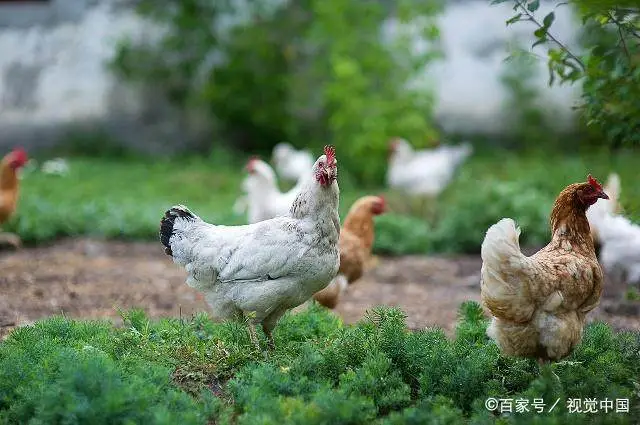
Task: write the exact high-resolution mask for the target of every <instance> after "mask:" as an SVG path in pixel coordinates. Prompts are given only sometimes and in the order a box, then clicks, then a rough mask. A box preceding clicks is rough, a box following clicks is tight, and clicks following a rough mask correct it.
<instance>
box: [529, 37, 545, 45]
mask: <svg viewBox="0 0 640 425" xmlns="http://www.w3.org/2000/svg"><path fill="white" fill-rule="evenodd" d="M546 42H547V38H546V37H541V38H539V39H538V40H537V41H536V42H535V43H533V44H532V45H531V47H536V46H537V45H539V44H544V43H546Z"/></svg>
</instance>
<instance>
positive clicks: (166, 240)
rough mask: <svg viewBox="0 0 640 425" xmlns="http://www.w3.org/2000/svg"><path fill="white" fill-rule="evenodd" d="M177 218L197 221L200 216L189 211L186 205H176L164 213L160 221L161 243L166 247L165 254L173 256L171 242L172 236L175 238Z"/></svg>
mask: <svg viewBox="0 0 640 425" xmlns="http://www.w3.org/2000/svg"><path fill="white" fill-rule="evenodd" d="M176 218H184V219H187V220H197V219H198V216H197V215H195V214H193V213H192V212H191V211H189V209H188V208H187V207H185V206H184V205H174V206H173V207H171V208H170V209H168V210H167V212H165V213H164V217H162V220H160V242H162V245H164V247H165V248H164V252H165V254H167V255H173V252H172V251H171V244H170V240H171V236H173V226H174V225H175V223H176Z"/></svg>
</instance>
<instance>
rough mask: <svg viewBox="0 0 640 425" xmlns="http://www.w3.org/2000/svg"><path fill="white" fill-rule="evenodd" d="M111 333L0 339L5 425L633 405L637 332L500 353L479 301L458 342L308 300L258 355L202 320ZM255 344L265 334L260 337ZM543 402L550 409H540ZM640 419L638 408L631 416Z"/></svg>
mask: <svg viewBox="0 0 640 425" xmlns="http://www.w3.org/2000/svg"><path fill="white" fill-rule="evenodd" d="M123 317H124V319H125V324H126V326H125V327H124V328H120V329H116V328H113V327H111V325H108V324H106V323H102V322H84V321H73V320H68V319H65V318H63V317H55V318H50V319H46V320H43V321H40V322H37V323H36V324H34V325H33V326H27V327H22V328H19V329H17V330H15V331H14V332H12V333H11V334H10V335H9V337H8V338H7V339H6V340H5V341H4V342H2V343H0V378H1V379H0V421H1V422H3V423H49V424H57V423H87V422H91V423H114V422H116V423H127V421H130V422H135V423H140V422H145V423H176V422H177V421H182V422H183V423H202V424H204V423H207V421H215V422H216V423H237V424H258V423H260V424H264V423H300V424H329V423H331V424H342V423H344V424H369V423H379V424H400V423H410V424H411V423H415V424H417V423H433V424H436V423H438V424H458V423H465V422H466V423H474V424H480V423H502V424H529V423H541V422H540V421H543V422H544V423H558V424H560V423H562V424H586V423H616V424H631V423H633V421H634V417H637V413H639V412H638V394H637V388H636V386H637V385H638V383H637V382H636V381H637V377H638V376H640V375H639V373H640V361H639V360H640V358H639V356H640V351H639V350H640V334H638V333H637V332H636V333H619V334H615V333H613V332H612V331H611V329H610V328H609V327H608V326H607V325H605V324H603V323H596V324H592V325H589V326H588V327H587V328H586V331H585V336H584V340H583V342H582V343H581V344H580V345H579V346H578V347H577V348H576V351H575V353H574V354H573V355H572V356H571V357H570V358H569V359H568V360H569V361H568V362H564V363H557V364H554V365H553V366H552V368H553V371H554V372H555V374H557V378H556V377H555V376H554V375H553V374H551V373H550V372H551V371H550V370H549V369H548V368H543V369H542V370H540V368H539V367H538V366H537V364H536V363H535V361H532V360H524V359H514V358H506V357H502V356H501V355H500V354H499V352H498V349H497V347H496V346H495V345H494V344H493V343H492V342H490V341H489V340H488V338H487V337H486V336H485V330H486V325H487V323H486V321H485V319H484V316H483V314H482V309H481V308H480V306H479V305H478V304H476V303H474V302H467V303H464V304H463V305H462V306H461V309H460V322H459V324H458V327H457V330H456V337H455V339H453V340H449V339H447V338H446V337H445V335H444V334H443V332H442V330H440V329H425V330H421V331H417V332H410V331H408V330H407V329H406V327H405V322H404V314H403V313H402V311H400V310H399V309H396V308H382V307H381V308H376V309H374V310H373V311H371V312H370V313H369V316H368V318H367V319H365V320H363V321H362V322H360V323H358V324H357V325H354V326H344V325H343V324H342V323H341V321H340V320H338V319H337V318H336V317H335V316H334V315H333V313H331V312H329V311H327V310H325V309H323V308H322V307H319V306H317V305H315V304H314V305H313V306H312V307H311V308H310V309H308V310H306V311H303V312H301V313H299V314H296V315H292V314H288V315H286V316H285V317H284V318H283V320H282V321H281V322H280V324H279V325H278V327H277V328H276V330H275V335H274V336H275V341H276V347H277V348H276V350H275V351H274V352H272V353H271V354H269V355H268V356H267V358H266V359H265V358H264V357H263V354H262V353H260V352H257V351H256V350H255V348H254V347H253V345H252V344H251V342H250V340H249V337H248V333H247V330H246V328H245V327H244V326H243V325H240V324H234V323H222V324H214V323H212V322H210V321H209V320H208V319H207V318H206V316H205V315H202V314H201V315H197V316H195V317H193V318H191V319H190V320H186V321H185V320H182V319H164V320H161V321H159V322H150V321H148V319H147V318H146V317H145V316H144V313H142V312H140V311H132V312H129V313H127V314H125V315H124V316H123ZM262 343H263V344H265V341H264V339H263V341H262ZM487 397H496V398H511V399H516V398H524V399H528V400H533V399H534V398H544V399H545V402H547V403H549V404H551V400H555V399H557V398H561V400H562V404H561V405H559V406H558V408H557V409H555V410H554V411H552V412H548V411H546V410H545V413H543V414H540V413H536V412H535V411H533V412H529V413H514V414H512V415H494V414H493V413H492V412H488V411H487V409H486V408H485V407H484V403H485V400H486V399H487ZM584 397H597V398H599V399H604V398H605V397H608V398H609V399H615V398H628V399H629V401H630V406H631V410H630V413H628V414H621V413H618V414H616V413H611V412H610V413H609V414H604V413H597V414H570V413H568V412H567V409H566V408H565V406H564V403H565V401H566V399H567V398H584ZM548 408H549V406H547V409H548ZM634 415H636V416H634Z"/></svg>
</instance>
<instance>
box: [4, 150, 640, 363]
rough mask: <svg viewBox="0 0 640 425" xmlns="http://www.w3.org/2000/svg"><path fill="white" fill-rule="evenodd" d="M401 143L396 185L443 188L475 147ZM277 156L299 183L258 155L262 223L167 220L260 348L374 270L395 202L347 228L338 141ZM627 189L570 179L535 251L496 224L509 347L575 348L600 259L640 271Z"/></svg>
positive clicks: (365, 204)
mask: <svg viewBox="0 0 640 425" xmlns="http://www.w3.org/2000/svg"><path fill="white" fill-rule="evenodd" d="M390 151H391V155H390V164H389V172H388V183H389V184H390V185H391V186H392V187H395V188H401V189H404V190H405V191H409V192H412V193H417V194H422V195H427V196H437V194H439V193H440V192H441V191H442V190H443V189H444V187H446V185H447V184H448V182H449V181H450V180H451V179H452V177H453V173H454V171H455V169H456V167H458V166H459V165H460V164H461V163H462V162H463V161H464V159H465V158H466V157H468V156H469V154H470V153H471V151H472V149H471V146H470V145H468V144H462V145H459V146H441V147H439V148H436V149H434V150H432V151H424V152H414V151H413V149H412V148H411V146H410V145H409V143H408V142H406V141H405V140H402V139H394V140H392V141H391V142H390ZM273 156H274V163H275V167H276V169H277V171H278V174H279V175H280V176H281V177H282V178H284V179H288V180H295V181H296V185H295V187H294V188H293V189H292V190H291V191H289V192H287V193H281V192H280V191H279V189H278V185H277V181H276V177H275V176H276V174H275V172H274V171H273V170H272V169H271V167H270V166H269V165H268V164H267V163H266V162H264V161H261V160H260V159H258V158H255V157H253V158H251V159H250V160H249V162H248V163H247V167H246V168H247V173H248V175H247V178H246V179H245V181H244V183H243V189H244V190H245V192H246V196H245V197H244V198H243V199H241V200H240V202H239V203H238V205H237V207H238V208H240V207H243V208H245V209H246V211H247V215H248V221H249V223H250V224H247V225H241V226H225V225H214V224H209V223H206V222H205V221H203V220H202V219H201V218H200V217H198V216H197V215H195V214H194V213H192V212H191V211H189V209H188V208H187V207H185V206H182V205H176V206H174V207H172V208H170V209H169V210H168V211H166V213H165V214H164V217H163V218H162V219H161V223H160V241H161V243H162V245H164V250H165V253H166V254H167V255H170V256H171V257H172V258H173V261H174V262H175V263H177V264H179V265H181V266H183V267H184V268H185V270H186V272H187V280H186V282H187V284H188V285H190V286H192V287H194V288H196V289H198V290H200V291H201V292H202V293H203V294H204V297H205V299H206V301H207V302H208V304H209V305H210V306H211V310H212V315H213V317H214V319H217V320H228V319H237V320H247V323H248V324H249V333H250V336H251V339H252V341H253V343H254V344H255V345H256V346H257V347H258V349H260V344H259V340H258V338H257V334H256V331H255V326H256V324H261V325H262V329H263V331H264V333H265V335H266V336H267V342H268V345H269V347H270V348H273V346H274V342H273V338H272V330H273V328H274V327H275V326H276V324H277V322H278V320H279V319H280V317H281V316H282V315H283V314H284V313H285V312H286V311H287V310H289V309H292V308H295V307H297V306H299V305H301V304H303V303H305V302H307V301H308V300H310V299H311V298H314V299H316V300H317V301H318V302H320V303H321V304H323V305H325V306H327V307H329V308H333V307H335V305H336V304H337V302H338V300H339V298H340V295H341V294H342V293H343V292H344V291H345V289H346V288H348V286H349V284H351V283H353V282H354V281H356V280H357V279H358V278H360V276H361V275H362V273H363V270H364V269H365V268H366V267H368V265H369V263H370V261H371V256H370V254H371V247H372V245H373V241H374V222H373V218H374V216H376V215H379V214H382V213H383V212H384V211H385V207H386V206H385V200H384V198H383V197H381V196H366V197H363V198H360V199H359V200H357V201H356V202H355V203H354V204H353V205H352V206H351V208H350V210H349V212H348V214H347V216H346V218H345V220H344V223H343V225H342V228H341V227H340V218H339V216H338V204H339V195H340V191H339V187H338V160H337V157H336V152H335V148H334V147H332V146H325V148H324V152H323V154H322V155H320V156H319V157H318V158H317V159H316V160H315V162H313V161H312V159H311V157H310V154H309V153H307V152H298V151H296V150H295V149H293V148H292V147H291V146H288V145H286V144H280V145H278V146H276V148H275V149H274V155H273ZM26 163H27V155H26V153H25V152H24V151H23V150H20V149H17V150H14V151H12V152H11V153H9V154H8V155H6V156H5V157H4V159H3V160H2V163H1V164H0V223H2V222H4V221H5V220H6V219H7V218H8V217H9V216H10V215H11V214H12V213H13V211H14V210H15V205H16V200H17V195H18V178H17V172H18V170H19V169H20V168H21V167H23V166H24V165H25V164H26ZM423 180H428V181H423ZM619 195H620V181H619V178H618V176H617V175H615V174H612V175H611V176H610V177H609V180H608V182H607V185H606V188H603V187H602V186H601V185H600V183H599V182H598V181H597V180H596V179H594V178H592V177H591V175H589V176H588V178H587V181H586V182H582V183H574V184H570V185H568V186H567V187H566V188H565V189H564V190H563V191H562V192H561V193H560V194H559V195H558V197H557V198H556V200H555V203H554V206H553V209H552V211H551V215H550V225H551V230H552V239H551V241H550V243H549V244H548V245H547V246H545V247H544V248H542V249H541V250H540V251H538V252H537V253H535V254H534V255H532V256H529V257H527V256H525V255H523V254H522V252H521V250H520V246H519V235H520V229H519V228H517V227H516V224H515V222H514V221H513V220H512V219H510V218H503V219H502V220H500V221H498V222H497V223H496V224H494V225H493V226H491V227H490V228H489V229H488V230H487V233H486V236H485V239H484V241H483V243H482V246H481V256H482V262H483V264H482V269H481V299H482V303H483V305H484V306H485V307H486V308H487V309H488V310H489V312H490V313H491V315H492V322H491V325H490V326H489V328H488V330H487V333H488V335H489V336H490V337H491V338H492V339H494V340H495V341H496V343H497V344H498V346H499V347H500V348H501V350H502V351H503V353H505V354H507V355H515V356H523V357H532V358H537V359H538V360H539V361H540V362H546V361H549V360H559V359H562V358H563V357H566V356H567V355H569V354H570V353H571V351H572V349H573V348H574V347H575V346H576V344H578V343H579V341H580V339H581V337H582V330H583V327H584V323H585V316H586V314H587V313H588V312H590V311H591V310H593V309H594V308H595V307H596V306H597V305H598V303H599V300H600V296H601V294H602V282H603V273H602V269H601V266H600V262H601V263H602V264H603V265H604V267H605V268H607V269H610V270H622V271H623V272H624V273H625V274H626V275H627V278H628V279H638V278H640V261H639V260H640V227H638V226H637V225H635V224H633V223H631V222H630V221H629V220H628V219H626V218H625V217H623V216H622V215H620V213H619V210H620V208H619V207H618V199H619ZM598 200H608V201H606V202H604V201H600V202H598ZM243 203H244V205H243ZM3 235H5V234H3ZM594 242H595V243H596V244H597V245H598V246H599V248H600V257H601V258H600V262H599V261H598V257H597V255H596V248H595V245H594Z"/></svg>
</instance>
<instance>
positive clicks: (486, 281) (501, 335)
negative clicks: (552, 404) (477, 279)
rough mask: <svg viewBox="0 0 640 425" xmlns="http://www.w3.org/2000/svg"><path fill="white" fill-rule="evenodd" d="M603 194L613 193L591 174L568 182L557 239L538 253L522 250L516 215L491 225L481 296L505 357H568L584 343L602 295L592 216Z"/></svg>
mask: <svg viewBox="0 0 640 425" xmlns="http://www.w3.org/2000/svg"><path fill="white" fill-rule="evenodd" d="M598 199H608V196H607V195H606V194H605V192H604V191H603V190H602V187H601V186H600V184H599V183H598V181H597V180H595V179H593V178H592V177H591V175H589V177H588V181H587V182H586V183H574V184H571V185H569V186H567V187H566V188H565V189H564V190H563V191H562V192H561V193H560V195H558V197H557V198H556V201H555V204H554V206H553V210H552V212H551V217H550V224H551V231H552V239H551V242H550V243H549V244H548V245H547V246H545V247H544V248H542V249H541V250H540V251H538V252H537V253H535V254H533V255H532V256H530V257H527V256H525V255H523V254H522V253H521V252H520V245H519V241H518V239H519V236H520V229H519V228H516V226H515V223H514V221H513V220H512V219H510V218H503V219H502V220H500V221H498V223H496V224H494V225H493V226H491V227H490V228H489V230H487V234H486V236H485V238H484V241H483V242H482V248H481V255H482V269H481V298H482V303H483V305H484V306H485V307H486V308H487V309H489V311H490V312H491V314H492V316H493V318H492V322H491V324H490V325H489V328H488V329H487V334H488V335H489V337H491V338H492V339H494V340H495V341H496V343H497V344H498V346H499V347H500V349H501V351H502V352H503V353H504V354H505V355H511V356H520V357H533V358H537V359H538V361H539V362H541V363H542V362H546V361H549V360H560V359H562V358H564V357H566V356H568V355H569V354H570V353H571V351H572V350H573V348H574V347H575V346H576V344H578V343H579V342H580V340H581V338H582V329H583V327H584V322H585V315H586V314H587V313H588V312H589V311H591V310H593V309H594V308H595V307H596V306H597V305H598V303H599V300H600V296H601V294H602V270H601V268H600V264H598V260H597V259H596V255H595V251H594V248H593V241H592V239H591V235H590V231H589V222H588V221H587V217H586V215H585V212H586V210H587V209H588V208H589V206H590V205H593V204H595V203H596V201H597V200H598Z"/></svg>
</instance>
